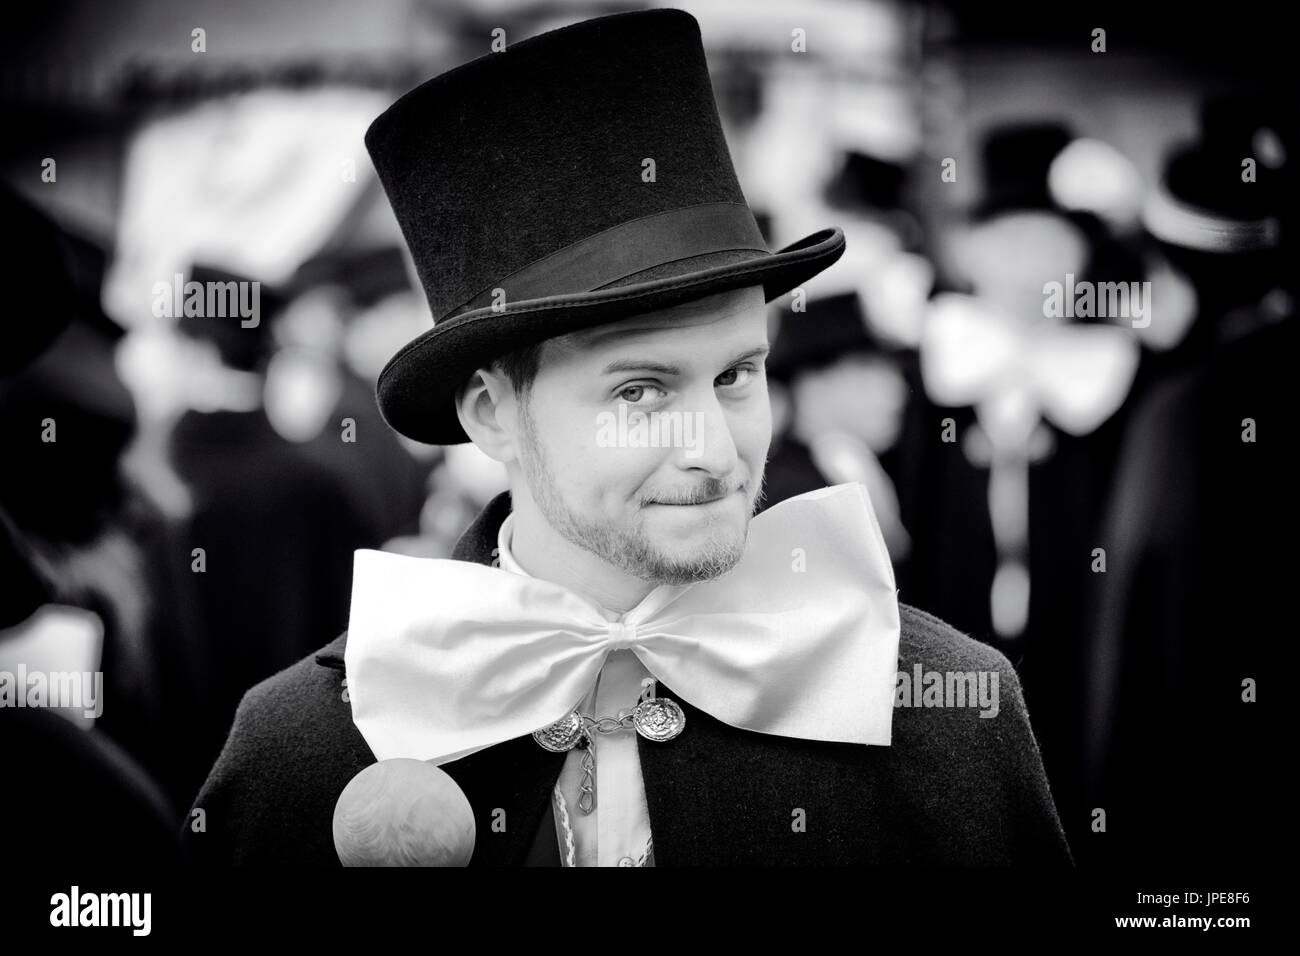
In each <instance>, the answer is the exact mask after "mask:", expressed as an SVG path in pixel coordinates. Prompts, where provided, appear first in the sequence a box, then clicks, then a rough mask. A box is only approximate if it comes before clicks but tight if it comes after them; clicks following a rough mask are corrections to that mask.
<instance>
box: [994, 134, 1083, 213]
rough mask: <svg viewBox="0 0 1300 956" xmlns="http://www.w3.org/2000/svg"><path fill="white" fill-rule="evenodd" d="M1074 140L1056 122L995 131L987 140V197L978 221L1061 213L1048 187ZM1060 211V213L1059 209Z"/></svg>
mask: <svg viewBox="0 0 1300 956" xmlns="http://www.w3.org/2000/svg"><path fill="white" fill-rule="evenodd" d="M1071 139H1073V137H1072V135H1071V133H1070V130H1069V129H1068V128H1067V127H1066V126H1065V125H1063V124H1062V123H1058V122H1055V121H1053V120H1038V119H1031V120H1022V121H1018V122H1012V123H1006V124H1002V125H999V126H997V127H995V128H993V129H992V130H991V131H989V132H988V134H987V135H986V136H985V138H984V142H983V145H982V150H981V154H982V158H983V161H984V198H983V200H982V201H981V202H980V204H979V205H978V206H977V207H976V209H975V211H974V218H975V219H977V220H985V219H990V218H992V217H993V216H996V215H1000V214H1002V213H1009V212H1024V211H1031V210H1057V207H1056V203H1055V201H1054V200H1053V199H1052V195H1051V190H1050V189H1049V187H1048V171H1049V170H1050V169H1051V166H1052V160H1053V159H1055V158H1056V157H1057V156H1058V155H1060V153H1061V150H1063V149H1065V147H1066V146H1068V145H1069V144H1070V140H1071ZM1058 211H1059V210H1058Z"/></svg>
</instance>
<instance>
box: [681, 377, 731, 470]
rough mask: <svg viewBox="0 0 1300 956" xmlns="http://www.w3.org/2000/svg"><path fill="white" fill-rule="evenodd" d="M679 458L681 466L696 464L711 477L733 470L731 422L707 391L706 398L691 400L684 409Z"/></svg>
mask: <svg viewBox="0 0 1300 956" xmlns="http://www.w3.org/2000/svg"><path fill="white" fill-rule="evenodd" d="M686 415H687V420H686V422H685V425H686V427H685V428H684V429H683V438H684V441H683V445H684V446H685V447H684V448H683V449H682V452H681V456H680V459H679V460H680V461H681V463H682V466H683V467H684V468H696V469H700V470H702V471H705V472H708V473H709V474H710V475H712V476H713V477H715V478H725V477H726V476H727V475H730V474H731V473H732V472H733V471H735V470H736V464H737V460H738V458H739V456H738V454H737V452H736V441H735V439H734V438H733V437H732V434H731V422H730V421H729V420H728V416H727V413H726V410H725V409H724V408H723V407H722V405H721V403H720V402H719V401H718V398H717V395H715V394H714V393H713V392H712V391H710V393H709V395H708V397H707V398H705V399H703V400H701V401H700V402H697V403H694V405H693V407H692V410H691V411H688V412H686Z"/></svg>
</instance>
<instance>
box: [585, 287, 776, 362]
mask: <svg viewBox="0 0 1300 956" xmlns="http://www.w3.org/2000/svg"><path fill="white" fill-rule="evenodd" d="M766 322H767V319H766V303H765V302H764V299H763V291H762V287H761V286H753V287H749V288H745V289H736V290H731V291H729V292H725V293H722V294H720V295H711V296H707V297H704V298H700V299H692V300H690V301H688V302H683V303H681V304H679V305H675V306H672V307H671V308H667V309H660V310H658V311H655V312H646V313H643V314H641V315H634V316H630V317H628V318H626V319H621V320H619V321H618V322H611V323H609V324H608V325H600V326H597V327H595V328H591V329H581V330H579V331H577V332H574V333H571V334H570V335H566V336H562V337H561V341H562V342H563V344H565V345H567V346H569V347H571V348H573V349H575V350H580V351H583V352H593V351H595V350H598V349H603V348H616V347H621V346H624V345H627V344H631V343H632V342H634V341H635V342H638V343H649V342H656V341H663V342H664V343H668V342H671V341H672V339H673V335H672V333H674V332H677V331H680V330H683V329H687V328H700V327H705V326H712V327H715V328H716V329H717V330H718V331H719V332H724V331H730V330H734V331H735V334H737V335H745V334H746V333H748V332H749V331H751V330H753V329H759V330H762V331H763V332H764V333H765V332H766V328H767V325H766Z"/></svg>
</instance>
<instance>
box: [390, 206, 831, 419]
mask: <svg viewBox="0 0 1300 956" xmlns="http://www.w3.org/2000/svg"><path fill="white" fill-rule="evenodd" d="M843 253H844V233H843V231H842V230H841V229H839V228H838V227H831V228H828V229H822V230H819V231H817V232H814V233H812V234H810V235H808V236H805V237H804V238H803V239H800V240H799V241H798V242H795V243H792V244H791V245H788V246H786V247H784V248H783V249H781V250H779V251H778V252H774V253H770V254H759V255H758V256H756V257H754V258H751V259H747V260H745V261H742V262H735V263H730V264H727V265H722V266H716V267H713V268H707V269H700V270H696V271H692V272H687V273H685V274H681V275H673V276H667V277H663V278H656V279H653V280H651V281H647V282H635V283H631V284H628V285H621V286H613V287H609V288H604V289H598V290H596V291H593V292H583V293H578V294H574V295H563V296H551V297H548V298H542V299H526V300H520V301H518V302H512V303H508V304H507V305H506V306H505V307H504V308H503V309H502V310H501V311H494V310H493V308H492V307H491V306H488V307H485V308H481V309H476V310H474V311H472V312H466V313H464V314H463V315H458V316H456V317H455V318H453V319H447V320H444V321H442V322H440V323H438V324H437V325H436V326H434V328H432V329H430V330H429V331H428V332H425V333H423V334H422V335H420V336H418V337H417V338H415V339H413V340H411V341H410V342H409V343H407V344H406V345H405V346H404V347H403V348H402V349H401V351H399V352H398V353H397V354H396V355H394V356H393V357H392V359H390V360H389V362H388V364H387V365H386V366H384V370H383V371H382V372H380V373H379V381H378V383H377V386H376V395H377V397H378V400H379V410H380V412H381V413H382V414H383V417H384V420H385V421H386V422H388V424H389V426H390V427H392V428H393V429H394V430H395V431H397V432H399V433H401V434H403V435H405V436H406V437H408V438H412V439H414V440H415V441H418V442H424V443H426V444H430V445H459V444H463V443H464V442H467V441H469V440H470V439H469V436H468V435H466V434H465V431H464V429H462V428H461V426H460V420H459V418H458V417H457V415H456V408H455V397H456V392H457V391H458V390H459V389H460V387H461V385H462V384H463V383H464V382H465V380H466V379H467V378H469V376H470V375H472V374H473V373H474V372H475V371H476V370H477V369H479V368H482V367H483V366H484V365H486V364H488V363H489V362H490V361H491V360H492V359H494V358H497V357H499V356H501V355H504V354H506V353H508V352H512V351H514V350H515V349H518V348H523V347H524V346H527V345H532V344H534V343H536V342H539V341H542V340H544V339H549V338H553V337H554V336H557V335H565V334H567V333H569V332H577V331H579V330H582V329H588V328H592V327H595V326H598V325H604V324H607V323H610V322H615V321H618V320H619V319H623V318H627V317H630V316H633V315H638V314H641V313H644V312H651V311H655V310H658V309H665V308H668V307H670V306H673V305H677V304H679V303H682V302H687V301H690V300H692V299H698V298H701V297H703V296H706V295H712V294H715V293H718V292H725V291H728V290H731V289H739V288H743V287H745V286H750V285H762V287H763V298H764V301H765V302H771V301H772V300H773V299H775V298H777V297H778V296H781V295H784V294H785V293H787V292H789V291H790V290H791V289H794V288H796V287H797V286H798V285H799V284H800V283H802V282H805V281H807V280H808V279H810V278H812V277H813V276H815V275H817V274H818V273H819V272H821V271H822V270H824V269H825V268H826V267H828V266H830V265H831V264H833V263H834V262H835V261H836V260H837V259H839V258H840V256H841V255H842V254H843Z"/></svg>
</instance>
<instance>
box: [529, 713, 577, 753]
mask: <svg viewBox="0 0 1300 956" xmlns="http://www.w3.org/2000/svg"><path fill="white" fill-rule="evenodd" d="M582 736H583V725H582V717H581V716H579V714H578V712H577V711H576V710H575V711H571V712H570V713H567V714H565V715H564V716H563V717H561V718H560V719H559V720H557V721H556V722H555V723H553V724H549V725H547V726H545V727H543V728H542V729H541V730H534V731H533V739H534V740H536V741H537V742H538V743H539V744H541V745H542V746H543V747H545V748H546V749H547V750H549V751H551V752H552V753H564V752H565V751H568V750H572V749H573V748H574V747H576V746H577V745H578V741H580V740H581V739H582Z"/></svg>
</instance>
